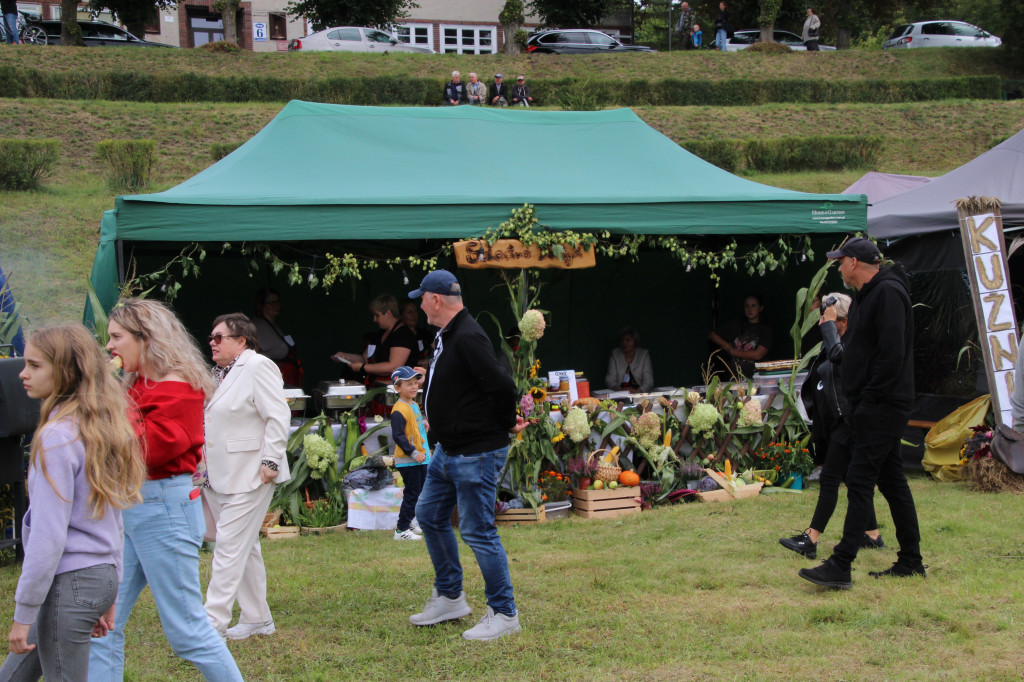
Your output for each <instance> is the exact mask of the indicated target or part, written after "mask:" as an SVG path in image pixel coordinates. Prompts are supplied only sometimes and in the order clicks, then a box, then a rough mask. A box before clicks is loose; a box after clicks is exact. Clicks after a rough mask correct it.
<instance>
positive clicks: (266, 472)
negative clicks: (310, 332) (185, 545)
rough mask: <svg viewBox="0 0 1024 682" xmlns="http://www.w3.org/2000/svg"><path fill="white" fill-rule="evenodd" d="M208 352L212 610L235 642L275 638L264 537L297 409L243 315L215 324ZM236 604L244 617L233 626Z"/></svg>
mask: <svg viewBox="0 0 1024 682" xmlns="http://www.w3.org/2000/svg"><path fill="white" fill-rule="evenodd" d="M210 348H211V351H212V354H213V361H214V363H215V364H216V365H217V366H216V367H215V368H214V375H215V381H216V383H217V391H216V392H215V393H214V394H213V397H212V398H211V399H210V402H209V403H208V404H207V406H206V466H207V472H208V475H209V487H207V488H205V489H204V490H203V496H204V498H205V499H206V502H207V504H208V505H209V507H210V512H211V515H212V517H213V520H214V523H215V524H216V527H217V544H216V545H215V546H214V550H213V572H212V574H211V576H210V584H209V586H208V587H207V589H206V613H207V614H208V615H209V617H210V622H211V623H213V627H214V628H216V629H217V631H218V632H221V633H224V634H226V636H227V637H228V638H230V639H245V638H247V637H249V636H251V635H272V634H274V632H275V631H276V628H275V627H274V618H273V616H272V615H271V613H270V606H268V605H267V572H266V569H265V568H264V566H263V554H262V552H261V551H260V540H259V532H260V526H261V525H262V523H263V517H264V516H266V513H267V510H268V509H269V508H270V498H271V497H272V496H273V495H274V484H275V483H284V482H285V481H287V480H288V479H289V478H291V476H290V475H289V472H288V458H287V457H286V456H285V446H286V445H287V441H288V421H289V418H290V416H291V412H289V410H288V403H287V401H286V400H285V397H284V387H283V385H282V381H281V372H280V371H278V369H277V366H276V365H275V364H274V363H273V362H271V361H270V360H268V359H267V358H265V357H263V356H262V355H260V354H259V353H257V352H256V351H257V350H258V348H259V344H258V341H257V340H256V327H255V326H254V325H253V323H252V322H250V321H249V318H247V317H246V316H245V315H243V314H242V313H232V314H230V315H221V316H220V317H218V318H217V319H216V320H214V321H213V332H212V333H211V334H210ZM236 599H237V600H238V605H239V607H241V615H240V616H239V618H238V623H237V624H236V625H235V626H234V627H232V628H228V624H229V623H230V622H231V610H232V607H233V606H234V604H235V600H236Z"/></svg>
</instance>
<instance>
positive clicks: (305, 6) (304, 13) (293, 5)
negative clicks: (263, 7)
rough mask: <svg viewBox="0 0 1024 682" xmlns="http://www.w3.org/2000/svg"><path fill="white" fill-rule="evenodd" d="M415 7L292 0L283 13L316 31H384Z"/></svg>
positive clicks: (389, 0) (401, 2)
mask: <svg viewBox="0 0 1024 682" xmlns="http://www.w3.org/2000/svg"><path fill="white" fill-rule="evenodd" d="M234 2H236V3H237V2H238V0H234ZM414 7H419V5H417V4H416V3H415V2H414V0H292V1H291V2H289V3H288V5H287V7H285V10H286V11H287V12H288V14H289V15H291V16H294V17H305V18H306V19H309V20H310V22H312V24H313V26H314V27H315V28H317V29H321V28H325V27H327V26H376V27H378V28H385V27H387V26H390V25H391V24H393V23H395V21H397V20H398V19H402V18H404V17H407V16H408V15H409V10H410V9H413V8H414ZM226 34H227V25H226V22H225V36H226Z"/></svg>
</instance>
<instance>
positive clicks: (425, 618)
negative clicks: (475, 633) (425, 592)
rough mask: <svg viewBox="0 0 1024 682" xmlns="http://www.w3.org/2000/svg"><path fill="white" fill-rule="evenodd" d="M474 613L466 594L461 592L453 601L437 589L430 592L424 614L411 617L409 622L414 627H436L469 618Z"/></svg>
mask: <svg viewBox="0 0 1024 682" xmlns="http://www.w3.org/2000/svg"><path fill="white" fill-rule="evenodd" d="M472 612H473V609H471V608H469V604H468V603H466V593H465V592H459V596H458V597H457V598H455V599H452V598H450V597H442V596H441V595H439V594H438V593H437V590H436V589H435V590H431V591H430V599H428V600H427V604H426V606H424V607H423V612H422V613H415V614H413V615H411V616H409V622H410V623H412V624H413V625H434V624H436V623H443V622H444V621H446V620H455V619H456V618H462V617H463V616H468V615H469V614H470V613H472Z"/></svg>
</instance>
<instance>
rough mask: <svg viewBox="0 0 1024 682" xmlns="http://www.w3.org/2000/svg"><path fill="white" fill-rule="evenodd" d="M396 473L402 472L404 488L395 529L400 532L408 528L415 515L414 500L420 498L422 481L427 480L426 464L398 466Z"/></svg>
mask: <svg viewBox="0 0 1024 682" xmlns="http://www.w3.org/2000/svg"><path fill="white" fill-rule="evenodd" d="M398 473H400V474H402V482H403V483H405V489H404V490H403V491H402V506H401V507H400V508H399V510H398V524H397V525H396V527H395V530H397V531H399V532H401V531H404V530H409V524H411V523H412V520H413V518H414V517H415V516H416V501H417V500H419V499H420V493H421V492H422V491H423V482H424V481H426V480H427V466H426V465H425V464H421V465H419V466H408V467H400V468H399V469H398Z"/></svg>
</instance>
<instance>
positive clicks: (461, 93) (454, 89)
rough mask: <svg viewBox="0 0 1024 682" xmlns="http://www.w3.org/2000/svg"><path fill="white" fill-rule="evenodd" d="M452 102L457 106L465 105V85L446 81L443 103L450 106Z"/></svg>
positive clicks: (460, 82)
mask: <svg viewBox="0 0 1024 682" xmlns="http://www.w3.org/2000/svg"><path fill="white" fill-rule="evenodd" d="M452 100H455V101H456V102H458V103H459V104H465V103H466V102H467V101H468V100H467V99H466V84H465V83H463V82H462V81H459V82H458V83H456V82H455V81H448V83H447V84H446V85H445V86H444V103H445V104H451V102H452Z"/></svg>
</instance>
